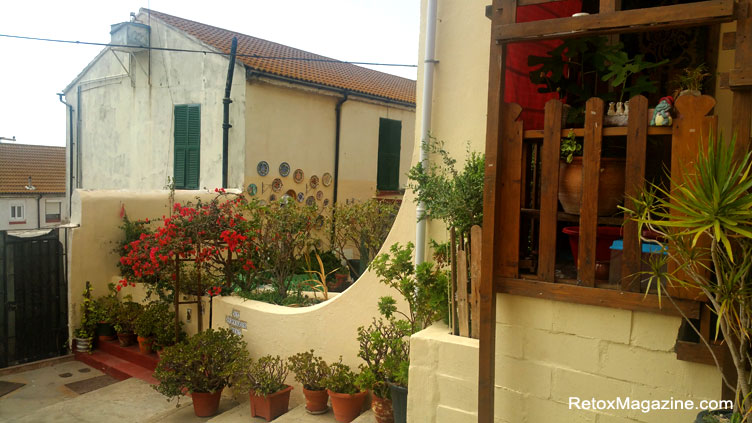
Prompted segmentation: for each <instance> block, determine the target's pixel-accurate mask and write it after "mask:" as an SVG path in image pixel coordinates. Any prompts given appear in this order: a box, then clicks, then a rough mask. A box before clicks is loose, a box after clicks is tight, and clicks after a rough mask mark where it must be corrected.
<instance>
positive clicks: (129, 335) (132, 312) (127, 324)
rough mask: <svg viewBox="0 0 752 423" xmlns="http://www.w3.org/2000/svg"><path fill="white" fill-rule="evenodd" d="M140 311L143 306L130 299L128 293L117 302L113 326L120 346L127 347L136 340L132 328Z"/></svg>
mask: <svg viewBox="0 0 752 423" xmlns="http://www.w3.org/2000/svg"><path fill="white" fill-rule="evenodd" d="M142 311H143V306H142V305H141V304H139V303H137V302H134V301H132V298H131V296H130V295H128V296H126V297H125V301H123V302H120V303H119V305H118V311H117V316H116V320H115V325H114V326H115V331H116V332H117V337H118V341H120V346H122V347H127V346H130V345H133V344H134V343H135V342H136V333H135V332H134V328H135V323H136V320H137V319H138V316H139V315H140V314H141V312H142Z"/></svg>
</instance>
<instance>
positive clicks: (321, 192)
mask: <svg viewBox="0 0 752 423" xmlns="http://www.w3.org/2000/svg"><path fill="white" fill-rule="evenodd" d="M322 198H324V191H319V192H317V193H316V199H317V200H319V201H321V199H322Z"/></svg>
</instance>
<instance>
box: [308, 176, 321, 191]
mask: <svg viewBox="0 0 752 423" xmlns="http://www.w3.org/2000/svg"><path fill="white" fill-rule="evenodd" d="M309 185H310V186H311V189H315V188H316V187H317V186H319V177H318V176H316V175H313V176H311V181H310V182H309Z"/></svg>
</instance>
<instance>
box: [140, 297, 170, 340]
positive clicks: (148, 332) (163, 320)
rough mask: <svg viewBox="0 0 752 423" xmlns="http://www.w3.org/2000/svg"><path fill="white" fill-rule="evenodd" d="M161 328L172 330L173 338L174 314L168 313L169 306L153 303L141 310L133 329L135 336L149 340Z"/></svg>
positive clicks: (157, 302) (158, 302)
mask: <svg viewBox="0 0 752 423" xmlns="http://www.w3.org/2000/svg"><path fill="white" fill-rule="evenodd" d="M163 327H165V328H169V329H172V330H173V337H174V329H175V313H173V312H171V311H170V306H169V304H167V303H164V302H160V301H155V302H151V303H149V304H148V305H147V306H146V307H144V308H143V311H142V312H141V313H140V314H139V315H138V317H137V318H136V322H135V324H134V327H133V328H134V331H135V332H136V335H138V336H140V337H142V338H149V337H153V336H154V335H156V334H157V333H158V332H159V331H160V330H161V328H163Z"/></svg>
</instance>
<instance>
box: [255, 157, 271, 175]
mask: <svg viewBox="0 0 752 423" xmlns="http://www.w3.org/2000/svg"><path fill="white" fill-rule="evenodd" d="M256 172H258V174H259V175H261V176H266V175H268V174H269V163H267V162H265V161H264V160H261V161H260V162H258V164H257V165H256Z"/></svg>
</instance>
